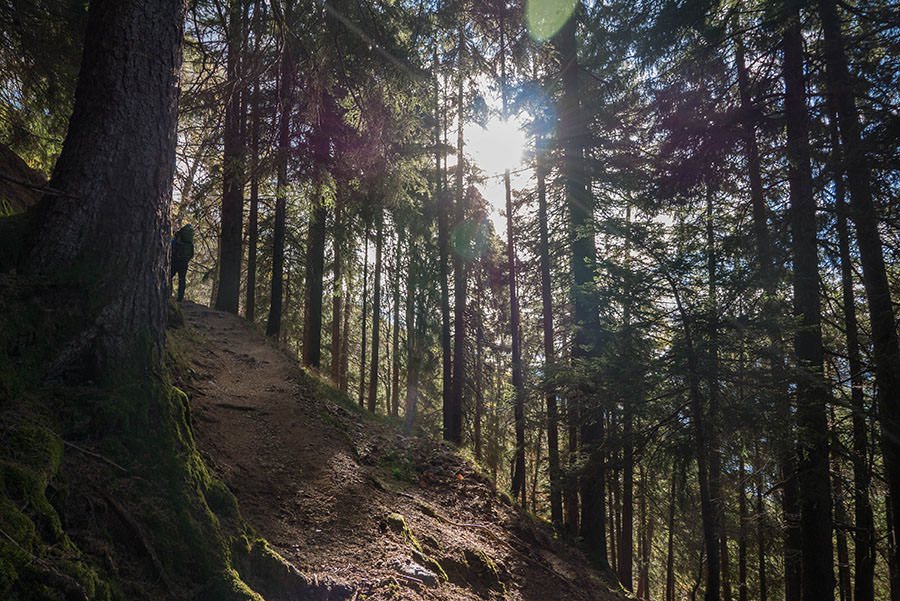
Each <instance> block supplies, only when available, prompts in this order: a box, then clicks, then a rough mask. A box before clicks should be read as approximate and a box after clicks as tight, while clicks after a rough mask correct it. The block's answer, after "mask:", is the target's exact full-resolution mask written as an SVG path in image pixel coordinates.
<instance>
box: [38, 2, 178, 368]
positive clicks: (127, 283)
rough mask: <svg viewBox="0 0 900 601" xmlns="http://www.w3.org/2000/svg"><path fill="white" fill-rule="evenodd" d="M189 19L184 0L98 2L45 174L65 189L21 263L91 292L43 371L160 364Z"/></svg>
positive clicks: (43, 215) (43, 210)
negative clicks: (68, 112)
mask: <svg viewBox="0 0 900 601" xmlns="http://www.w3.org/2000/svg"><path fill="white" fill-rule="evenodd" d="M183 21H184V6H183V2H180V1H179V0H169V1H164V0H159V1H155V2H138V1H118V0H117V1H95V2H92V3H91V8H90V16H89V20H88V29H87V33H86V36H85V40H86V43H85V48H84V56H83V62H82V67H81V73H80V75H79V78H78V84H77V88H76V92H75V106H74V110H73V113H72V117H71V120H70V124H69V130H68V134H67V136H66V140H65V143H64V144H63V149H62V153H61V154H60V157H59V160H58V161H57V164H56V168H55V169H54V172H53V177H52V179H51V182H50V185H51V186H52V187H53V188H54V189H56V190H58V191H60V192H61V193H63V194H65V195H54V196H47V197H45V199H44V200H43V201H42V203H41V204H40V205H38V206H37V207H36V211H35V214H34V217H35V220H34V224H35V228H36V229H35V231H34V233H33V236H32V238H31V239H32V244H31V245H30V248H28V249H27V250H26V253H25V255H24V256H23V257H22V260H23V263H24V265H23V267H24V271H26V272H30V273H36V274H45V275H49V276H51V277H58V278H60V279H61V280H62V281H64V282H66V283H68V284H71V285H73V286H74V287H76V288H78V289H80V290H82V291H83V292H84V295H85V297H86V298H90V299H91V300H90V303H89V305H88V303H85V305H86V307H85V308H86V309H87V312H86V313H84V314H83V315H81V316H78V317H79V318H83V319H84V323H83V324H82V325H81V327H79V328H78V329H77V332H73V333H72V335H71V336H69V337H68V339H66V340H61V341H58V344H57V345H56V349H57V350H58V352H57V353H55V357H53V358H52V359H50V363H49V365H46V366H45V367H46V369H45V372H46V373H45V375H47V376H50V377H66V378H72V377H74V378H76V379H82V380H84V381H87V380H93V381H106V380H115V379H117V378H118V377H119V376H124V375H127V376H131V375H133V373H134V370H140V371H143V372H159V370H160V368H161V365H162V358H163V345H164V343H165V323H166V298H167V292H168V275H169V270H168V249H169V231H170V226H169V221H168V219H169V202H170V199H171V191H172V177H173V173H174V168H175V123H176V120H177V108H178V73H179V70H180V66H181V45H182V34H183V28H184V24H183ZM123 359H125V360H124V361H123Z"/></svg>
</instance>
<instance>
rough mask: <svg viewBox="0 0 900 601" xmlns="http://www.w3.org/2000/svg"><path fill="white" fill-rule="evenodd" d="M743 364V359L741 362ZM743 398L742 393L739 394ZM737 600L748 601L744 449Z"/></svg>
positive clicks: (740, 471)
mask: <svg viewBox="0 0 900 601" xmlns="http://www.w3.org/2000/svg"><path fill="white" fill-rule="evenodd" d="M741 363H742V364H743V361H742V362H741ZM741 399H743V395H742V396H741ZM738 482H739V485H738V520H739V522H738V601H748V599H749V597H748V596H747V595H748V593H749V591H748V590H747V471H746V468H745V466H744V449H743V447H742V448H741V449H740V457H739V459H738Z"/></svg>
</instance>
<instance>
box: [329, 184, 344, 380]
mask: <svg viewBox="0 0 900 601" xmlns="http://www.w3.org/2000/svg"><path fill="white" fill-rule="evenodd" d="M342 204H343V203H342V198H341V194H340V190H339V191H338V198H337V200H336V202H335V207H334V234H333V240H332V244H333V246H332V249H333V250H332V252H333V253H334V261H333V262H332V274H333V277H332V279H333V280H334V282H333V284H332V286H333V288H332V292H331V381H332V382H333V383H334V385H335V386H339V385H340V380H341V318H342V311H343V304H344V302H343V301H344V290H343V288H344V283H343V273H342V272H343V263H342V259H343V257H342V249H341V246H342V243H343V235H342V232H343V227H344V224H343V223H342V221H343V207H342Z"/></svg>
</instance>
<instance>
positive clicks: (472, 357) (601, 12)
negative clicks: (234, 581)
mask: <svg viewBox="0 0 900 601" xmlns="http://www.w3.org/2000/svg"><path fill="white" fill-rule="evenodd" d="M898 141H900V6H898V5H897V3H895V2H893V1H892V0H868V1H866V2H857V1H856V0H842V1H840V2H839V1H838V0H596V1H588V0H583V1H582V0H360V1H358V2H351V1H347V0H321V1H319V2H310V1H308V0H186V1H185V0H144V1H141V0H90V1H87V0H0V154H2V156H0V313H2V316H0V440H2V441H3V447H4V448H3V450H2V451H0V593H3V594H9V595H11V596H10V598H11V599H43V598H51V599H56V598H60V599H62V598H65V599H70V598H71V599H74V598H91V599H93V598H98V599H99V598H127V596H128V595H127V594H125V596H122V595H123V593H122V590H124V589H117V588H116V586H107V585H103V584H101V582H102V581H104V578H105V577H104V576H103V574H105V573H106V572H104V569H106V568H96V567H91V566H92V565H93V564H91V561H89V560H88V559H85V557H87V556H88V555H90V553H89V552H87V555H84V556H81V555H78V554H77V553H76V551H74V550H73V549H75V548H76V547H84V546H85V545H84V544H82V543H78V540H80V539H78V540H76V539H77V536H75V535H73V537H72V540H69V538H67V536H68V535H67V534H65V531H67V530H68V529H69V528H70V523H69V522H70V520H66V519H63V520H62V522H61V521H60V517H58V515H57V514H59V515H63V514H64V511H63V509H62V504H65V502H64V501H63V500H62V499H63V498H64V497H65V495H64V494H63V493H59V495H57V497H59V498H58V499H57V500H55V501H54V500H53V499H50V498H49V497H47V495H50V492H48V491H51V492H52V491H56V490H58V489H59V490H62V488H66V487H73V486H75V485H74V482H76V481H77V477H76V476H75V475H76V474H82V475H83V473H88V472H90V473H91V474H93V471H91V470H93V469H96V470H103V473H104V474H105V475H104V476H103V478H106V480H103V482H107V484H104V485H103V486H107V485H108V483H109V482H119V483H120V484H121V489H122V490H123V491H124V490H128V491H130V492H131V493H133V494H135V495H150V496H149V497H147V498H156V497H153V496H152V495H163V494H165V495H170V496H171V498H172V499H176V498H177V499H180V500H179V501H178V502H177V503H176V502H175V501H172V503H171V506H172V507H173V509H172V510H171V511H172V515H171V516H169V517H163V516H162V515H155V514H153V512H152V511H151V510H150V509H149V505H150V503H149V502H148V503H147V504H146V505H147V506H144V505H140V504H135V505H134V506H133V507H132V508H131V509H128V507H130V506H126V507H122V506H119V507H118V508H117V505H116V503H117V501H116V495H112V497H113V498H111V499H110V498H108V497H106V496H104V495H106V493H102V494H101V493H100V492H98V491H97V489H92V490H94V492H89V493H85V494H84V496H83V499H84V503H82V505H83V506H84V507H82V510H83V511H85V512H86V511H87V509H84V508H86V507H87V506H88V505H91V504H92V503H93V502H97V503H99V504H101V505H103V506H105V507H108V508H111V509H108V511H110V512H112V513H115V514H117V515H119V517H120V518H121V520H123V522H124V523H125V526H123V528H126V529H127V528H128V527H131V528H132V529H133V530H134V531H136V532H139V533H140V532H144V533H146V532H148V531H151V530H154V529H155V528H159V529H160V531H162V530H166V532H168V530H167V528H171V529H172V530H173V531H174V532H178V531H179V529H181V528H193V529H195V530H196V532H198V533H202V534H196V540H197V541H201V540H202V541H203V543H202V544H204V545H206V547H204V549H206V550H202V551H198V550H197V549H193V548H191V549H181V547H180V546H179V545H181V544H182V543H176V542H173V543H171V544H172V548H173V549H178V551H177V553H175V552H174V551H173V557H178V553H185V554H194V555H197V554H199V556H202V557H204V558H206V559H204V560H203V562H205V563H203V566H204V567H203V568H202V570H201V571H203V570H208V571H209V573H213V572H215V573H217V574H218V573H219V572H218V571H217V570H219V568H218V567H215V566H221V565H226V564H227V565H233V566H234V570H232V572H234V573H235V574H236V573H237V572H240V574H241V576H242V577H243V575H244V572H242V571H241V568H238V567H237V566H238V565H239V564H240V565H244V564H241V563H240V560H239V556H240V553H238V552H237V551H235V549H236V547H235V543H234V542H232V543H227V542H222V541H228V540H232V541H233V540H237V539H239V538H241V537H243V540H245V541H250V542H248V543H247V545H248V549H250V551H247V552H248V553H250V556H251V558H250V559H248V560H247V563H246V565H256V564H254V563H253V561H254V560H253V557H255V556H253V553H254V552H255V550H256V549H257V547H258V545H257V544H256V543H254V542H253V540H255V539H254V538H253V537H254V536H255V535H254V534H252V533H251V531H250V530H246V529H245V528H246V526H244V525H242V524H243V522H241V521H240V518H239V517H238V518H234V519H233V520H232V519H231V518H228V519H225V518H219V517H217V516H218V515H219V510H220V509H217V508H216V503H214V502H213V501H212V500H210V499H211V495H212V494H213V492H215V494H220V491H219V488H220V487H221V483H218V482H219V481H218V480H216V478H215V477H213V476H212V475H210V473H208V472H207V470H208V468H207V467H205V466H204V461H205V459H204V454H203V453H199V452H198V451H197V450H196V449H195V447H194V442H193V438H192V437H196V434H195V433H193V431H191V433H190V434H188V431H189V430H191V418H190V416H189V413H190V411H191V410H190V408H189V407H188V400H187V398H188V396H189V395H186V394H185V393H184V392H182V390H181V389H180V388H179V384H178V382H179V380H178V379H177V372H178V370H177V368H173V367H172V365H173V361H175V362H176V363H177V350H174V351H173V347H172V342H171V337H172V334H171V327H172V322H173V320H179V319H181V320H183V319H184V318H183V317H181V311H182V310H185V311H187V310H186V309H184V307H186V306H193V305H195V304H196V305H207V306H208V307H210V308H212V309H215V310H218V311H223V312H227V313H231V314H234V315H237V316H240V317H242V318H243V319H245V320H246V321H247V322H249V323H250V324H252V325H253V327H254V328H255V329H257V330H259V332H264V333H265V336H266V337H267V338H268V339H269V340H270V342H271V343H272V344H274V345H276V346H277V347H278V348H279V349H280V350H281V351H283V352H284V353H286V354H287V355H288V356H291V357H296V361H297V362H298V363H299V365H301V366H302V367H303V368H304V369H305V370H306V371H305V372H304V373H309V374H312V376H311V377H314V378H316V379H317V381H322V382H326V383H328V384H329V385H330V386H333V387H334V388H336V389H337V390H339V391H340V392H342V393H345V395H347V397H348V398H349V399H352V401H353V403H354V404H358V406H359V407H361V408H363V409H364V411H365V412H367V415H375V416H380V418H379V419H383V420H384V422H385V423H387V424H390V426H391V427H392V428H394V429H396V430H397V431H399V432H402V433H403V435H405V436H418V437H424V438H428V439H431V440H443V441H446V443H448V444H449V445H450V448H452V449H455V451H454V452H456V453H458V454H461V455H462V456H463V457H465V458H466V460H467V461H469V462H471V463H472V464H473V465H475V466H477V467H478V469H480V470H481V471H482V472H484V473H485V474H487V475H488V477H489V479H490V482H491V486H492V487H494V488H495V489H496V490H497V491H499V492H500V493H501V494H503V493H508V495H509V498H510V499H511V502H512V503H513V504H514V505H516V506H517V507H518V508H519V510H521V511H522V512H527V513H530V514H531V515H533V516H534V517H535V518H536V519H537V520H539V521H541V522H546V523H547V524H548V525H549V528H550V529H551V531H552V532H553V533H554V536H555V537H556V538H557V539H559V540H560V541H564V542H565V543H568V544H571V545H575V546H576V547H578V548H579V549H581V550H582V551H583V553H584V554H585V556H586V557H587V558H588V559H589V561H590V563H591V565H592V566H593V568H594V569H595V570H596V571H597V573H598V574H600V575H601V579H602V581H603V582H604V583H605V585H604V586H609V587H610V588H611V589H613V590H618V591H620V592H621V593H622V594H633V595H634V596H636V597H637V598H641V599H659V600H663V601H675V600H676V599H679V600H680V599H697V598H703V599H705V600H706V601H720V600H721V601H747V600H751V599H753V600H759V601H767V600H781V599H783V600H784V601H801V600H802V601H813V600H815V601H837V600H840V601H853V600H856V601H874V600H876V599H891V600H893V601H897V600H900V563H898V561H900V557H898V555H897V553H898V548H897V543H898V537H900V517H898V516H900V342H898V321H897V317H898V307H897V305H896V302H900V268H898V266H900V261H898V258H900V144H898ZM186 224H190V225H192V227H193V230H194V232H195V237H194V241H193V244H194V254H193V258H192V259H191V261H190V263H189V266H188V271H187V291H186V294H185V297H186V299H187V301H188V302H187V303H176V302H175V301H174V299H172V298H170V297H171V296H172V295H173V290H172V279H171V277H170V276H171V272H170V269H171V267H170V262H171V252H170V249H171V248H172V245H171V243H170V241H171V240H172V237H173V235H174V233H175V232H176V231H177V230H179V229H180V228H181V227H182V226H184V225H186ZM167 323H168V324H169V330H168V331H169V333H168V334H167V327H166V326H167ZM167 336H168V337H169V338H170V342H169V344H168V346H167V344H166V339H167ZM182 388H183V387H182ZM186 415H187V417H186ZM48 432H49V434H48ZM79 441H80V442H79ZM73 445H80V446H81V447H82V449H81V450H82V451H84V450H85V449H93V451H91V452H92V453H93V454H94V455H95V457H94V458H93V459H90V458H85V457H84V456H85V453H84V452H82V453H80V456H82V460H84V461H88V460H90V461H93V462H94V464H97V463H101V465H99V466H96V467H93V468H90V469H89V470H88V472H81V471H79V470H83V469H87V468H83V466H82V467H78V468H75V467H70V468H69V471H70V472H71V473H70V476H69V479H68V480H67V482H68V484H67V485H66V487H59V486H57V485H54V484H53V482H55V481H56V479H58V478H57V477H56V476H55V474H56V473H57V470H59V469H60V461H62V465H63V471H65V466H66V460H65V459H60V456H62V455H63V451H64V450H65V454H66V455H70V454H75V455H79V452H78V449H79V447H78V446H73ZM73 448H74V449H75V450H73ZM29 449H30V450H29ZM57 455H59V456H57ZM97 457H101V458H103V459H104V461H105V463H103V462H99V461H97ZM79 461H81V460H79ZM110 463H112V465H109V464H110ZM207 463H208V462H207ZM78 465H79V466H81V465H82V464H81V463H79V464H78ZM122 465H124V466H125V467H124V468H122V470H126V469H127V470H137V471H136V472H134V473H140V474H143V475H142V476H141V477H140V478H138V479H136V480H135V479H128V478H126V476H123V475H121V474H118V473H117V468H118V467H121V466H122ZM161 465H165V466H167V467H166V468H165V470H163V469H162V468H161V467H159V468H158V466H161ZM152 466H157V467H152ZM157 468H158V469H157ZM141 470H144V471H141ZM173 474H177V477H176V476H173ZM92 477H93V476H92ZM98 478H99V476H98ZM460 478H462V476H460ZM88 479H90V478H88ZM92 481H93V480H92ZM99 481H100V480H97V482H99ZM171 482H178V484H171V485H169V484H162V483H171ZM217 483H218V484H217ZM92 486H100V485H99V484H96V483H95V484H94V485H92ZM145 488H146V489H145ZM45 489H46V490H45ZM163 489H165V491H166V492H165V493H163V492H160V491H161V490H163ZM150 491H153V492H150ZM211 491H213V492H211ZM217 491H219V492H217ZM66 494H68V495H71V497H72V498H73V499H81V498H82V497H81V496H79V495H78V494H76V493H74V492H69V493H66ZM110 494H112V493H110ZM123 494H124V493H123ZM30 495H37V497H33V496H30ZM98 495H99V497H98ZM223 495H224V497H223V498H225V497H227V498H228V499H232V501H229V502H225V501H222V502H221V504H222V506H227V507H230V506H231V505H230V503H233V498H232V497H231V496H230V493H228V492H227V489H226V490H225V493H221V495H220V496H223ZM407 496H408V495H407ZM126 498H127V497H126ZM160 498H163V497H160ZM165 498H170V497H165ZM216 498H218V497H216ZM35 499H38V500H37V501H35ZM92 499H93V500H92ZM198 499H206V501H205V503H203V504H202V505H203V507H206V505H208V506H209V509H208V510H205V509H204V510H202V511H201V510H198V509H196V507H197V500H198ZM179 503H181V504H179ZM72 505H73V506H74V505H77V503H74V501H73V503H72ZM139 505H140V507H139ZM91 507H93V505H91ZM235 507H236V505H235ZM91 511H94V510H93V509H91ZM198 511H199V512H200V513H197V512H198ZM222 511H225V510H222ZM235 511H236V509H235ZM142 512H143V513H142ZM192 512H193V513H192ZM204 512H205V513H204ZM126 515H131V516H132V517H130V518H126V517H125V516H126ZM167 515H168V514H167ZM197 515H202V516H205V517H203V518H202V519H201V518H198V517H196V516H197ZM229 515H231V514H229ZM134 516H136V517H134ZM190 516H194V517H190ZM243 517H244V518H248V520H249V516H248V515H244V516H243ZM129 520H131V521H129ZM144 520H145V521H144ZM249 521H252V520H249ZM131 522H135V524H131ZM71 523H72V524H74V523H75V521H74V520H72V521H71ZM29 524H30V525H29ZM160 524H163V525H160ZM165 524H169V525H168V526H165ZM71 528H72V529H73V532H74V531H77V530H78V528H77V527H76V526H75V525H71ZM192 531H193V530H192ZM226 531H227V533H230V534H227V533H226ZM48 532H51V533H52V535H51V534H48ZM235 532H238V533H239V534H234V533H235ZM216 533H218V534H216ZM110 536H112V538H113V539H115V535H114V534H113V535H110ZM167 536H170V535H169V534H167ZM171 536H176V535H174V534H172V535H171ZM54 537H56V538H54ZM229 537H234V538H229ZM139 538H141V539H147V540H145V542H144V547H145V550H146V551H147V554H148V555H149V556H155V555H160V557H161V559H160V558H155V557H154V561H153V563H154V565H156V566H157V569H159V570H160V571H162V572H163V573H166V572H170V573H177V574H180V575H176V576H170V577H169V578H171V579H174V580H173V582H174V584H172V585H171V586H169V583H168V582H166V586H167V588H168V589H169V593H172V591H173V590H175V591H177V590H181V589H179V586H180V585H179V584H178V583H179V582H181V581H180V580H178V579H179V578H182V579H183V580H184V581H188V580H190V575H189V574H188V573H187V572H188V571H189V568H188V567H187V566H181V567H180V568H171V569H170V568H169V567H168V566H169V564H168V563H167V562H169V561H172V562H176V561H177V559H171V560H170V559H167V558H166V557H165V555H166V553H155V552H152V549H153V547H154V544H155V545H156V546H158V547H159V548H160V549H166V548H167V547H166V546H165V543H164V542H161V541H162V539H160V540H157V542H156V543H151V542H148V541H149V539H151V538H153V536H151V535H149V534H147V535H146V536H143V535H142V536H140V537H139ZM54 540H55V541H56V542H55V543H54V542H53V541H54ZM73 540H75V541H76V543H78V544H77V545H76V543H73V542H72V541H73ZM166 540H169V539H166ZM60 541H64V542H60ZM184 544H188V543H184ZM190 544H191V545H194V544H197V545H199V544H200V543H199V542H198V543H190ZM229 544H230V545H231V547H229V546H228V545H229ZM216 545H219V547H217V546H216ZM260 545H263V546H264V542H263V543H260ZM220 547H221V548H220ZM229 548H230V551H229ZM54 549H55V550H54ZM223 549H224V550H223ZM79 553H80V551H79ZM109 553H110V552H107V555H108V556H111V557H116V555H115V553H113V554H112V555H109ZM122 553H125V552H124V551H123V552H122ZM126 555H127V554H126ZM126 555H123V557H124V556H126ZM78 557H81V559H78ZM198 561H199V560H198ZM229 561H230V562H232V563H231V564H229V563H228V562H229ZM110 562H112V560H110ZM223 562H224V563H223ZM123 563H124V560H123ZM75 564H78V565H80V566H82V567H81V568H78V569H76V568H73V567H72V566H73V565H75ZM158 564H161V565H162V566H163V567H165V568H166V569H165V570H163V569H162V568H160V566H159V565H158ZM123 569H124V568H123ZM178 569H183V570H185V572H184V573H181V572H178ZM191 569H194V568H191ZM196 569H198V570H199V569H200V568H196ZM247 569H248V570H249V569H251V568H247ZM253 569H255V568H253ZM78 570H82V571H81V572H79V571H78ZM92 570H93V571H92ZM235 570H237V572H235ZM226 572H227V570H226ZM198 573H199V572H198ZM203 573H206V571H203ZM85 574H87V575H85ZM29 579H30V580H32V581H34V580H41V579H43V580H44V582H45V584H44V585H43V586H45V587H48V588H45V589H40V591H38V592H34V591H32V592H28V591H29V590H30V589H28V588H27V586H26V585H25V584H23V583H27V581H28V580H29ZM244 579H245V580H247V579H246V578H244ZM163 580H165V579H163ZM87 582H91V583H92V584H90V586H89V585H88V584H86V583H87ZM248 583H249V581H248ZM254 588H255V587H254ZM51 589H52V590H55V591H56V592H48V591H50V590H51ZM35 590H37V589H35ZM204 590H205V591H206V592H202V591H201V593H197V592H196V591H194V594H195V595H196V596H194V597H192V596H191V595H187V594H185V595H184V596H183V597H182V598H210V599H215V598H220V599H225V598H229V597H227V596H226V595H225V594H224V593H213V592H210V591H213V590H218V589H214V588H212V589H209V590H206V589H204ZM229 590H230V589H229ZM73 591H74V592H73ZM172 595H173V597H172V598H175V597H178V595H176V594H174V593H172ZM204 595H208V596H205V597H204ZM234 598H235V599H237V598H238V597H234ZM267 598H269V597H267ZM272 598H279V597H278V596H277V595H276V596H274V597H272ZM291 598H293V597H291ZM298 598H303V597H298ZM310 598H312V597H310ZM354 598H355V597H354Z"/></svg>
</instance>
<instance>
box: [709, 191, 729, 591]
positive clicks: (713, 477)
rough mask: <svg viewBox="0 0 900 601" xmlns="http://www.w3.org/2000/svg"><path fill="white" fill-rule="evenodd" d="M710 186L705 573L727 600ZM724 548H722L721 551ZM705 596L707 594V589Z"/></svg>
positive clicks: (714, 258)
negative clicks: (712, 541)
mask: <svg viewBox="0 0 900 601" xmlns="http://www.w3.org/2000/svg"><path fill="white" fill-rule="evenodd" d="M713 195H714V192H713V190H712V189H711V188H710V187H709V185H707V190H706V272H707V284H708V288H709V296H708V298H707V311H708V313H707V349H706V353H707V363H708V365H707V375H708V379H707V386H708V389H709V392H708V393H709V413H708V414H707V416H706V419H704V426H705V428H706V440H707V447H706V448H707V453H709V472H708V475H707V477H708V478H709V497H710V499H709V501H710V505H711V510H712V528H713V532H714V536H715V537H716V539H717V540H718V542H719V545H718V546H719V548H718V549H717V550H716V551H715V552H714V553H713V554H714V555H716V556H717V560H715V561H713V560H712V557H711V556H710V557H709V558H708V559H707V561H708V564H707V574H708V576H709V578H710V580H712V579H713V574H712V573H711V572H712V570H718V574H715V577H716V578H717V579H718V580H719V582H720V583H721V586H722V596H723V597H724V598H725V600H726V601H730V597H731V591H730V587H729V586H728V584H727V577H726V576H725V561H726V557H725V553H724V552H727V547H725V548H723V543H722V541H721V540H720V539H721V538H722V536H723V535H722V523H723V520H722V515H723V513H724V511H725V507H724V503H723V501H722V485H721V478H722V459H721V453H720V449H719V436H718V425H719V394H720V390H719V306H718V296H717V290H716V286H717V283H716V261H717V258H716V239H715V230H714V227H713ZM723 551H724V552H723ZM726 592H727V594H726ZM707 598H709V594H708V593H707Z"/></svg>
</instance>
